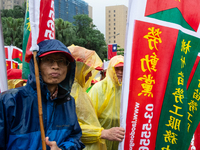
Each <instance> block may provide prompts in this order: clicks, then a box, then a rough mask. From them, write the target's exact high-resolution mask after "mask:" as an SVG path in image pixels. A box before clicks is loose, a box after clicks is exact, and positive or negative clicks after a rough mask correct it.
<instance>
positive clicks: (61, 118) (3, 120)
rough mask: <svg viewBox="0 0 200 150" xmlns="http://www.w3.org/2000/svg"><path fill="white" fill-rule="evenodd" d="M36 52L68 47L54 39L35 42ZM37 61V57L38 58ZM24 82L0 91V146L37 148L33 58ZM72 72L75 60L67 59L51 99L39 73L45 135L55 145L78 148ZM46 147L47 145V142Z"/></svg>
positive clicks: (23, 149)
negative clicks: (63, 73) (22, 85)
mask: <svg viewBox="0 0 200 150" xmlns="http://www.w3.org/2000/svg"><path fill="white" fill-rule="evenodd" d="M38 45H39V48H40V50H39V52H38V54H37V60H39V59H38V56H39V55H41V54H42V53H44V52H47V51H51V50H62V51H67V52H68V53H70V52H69V50H68V49H67V47H66V46H65V45H63V44H62V43H61V42H60V41H58V40H48V41H43V42H41V43H39V44H38ZM38 63H39V61H38ZM30 72H31V73H30V75H29V78H28V82H27V84H26V86H24V87H20V88H16V89H11V90H8V91H6V92H4V93H1V94H0V150H5V149H9V150H41V149H42V142H41V134H40V124H39V115H38V102H37V92H36V81H35V73H34V72H35V71H34V63H33V58H32V59H31V61H30ZM74 76H75V61H74V62H71V63H70V69H69V70H68V73H67V76H66V78H65V80H64V81H62V82H61V83H60V84H59V86H58V97H57V98H55V99H53V100H51V99H50V92H49V90H48V89H47V85H46V84H45V83H44V82H43V80H42V78H41V76H40V86H41V96H42V108H43V122H44V130H45V136H46V137H47V136H48V137H49V140H50V141H56V143H57V145H58V147H59V148H62V149H67V150H68V149H69V150H79V149H82V148H83V147H84V145H83V144H82V142H81V141H80V140H79V139H80V137H81V135H82V133H81V128H80V126H79V124H78V120H77V116H76V111H75V102H74V98H72V96H71V95H70V91H71V87H72V84H73V81H74ZM47 149H50V148H49V147H48V146H47Z"/></svg>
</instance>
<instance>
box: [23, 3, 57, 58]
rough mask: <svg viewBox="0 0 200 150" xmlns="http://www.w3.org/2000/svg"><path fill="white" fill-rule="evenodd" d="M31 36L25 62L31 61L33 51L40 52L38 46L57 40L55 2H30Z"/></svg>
mask: <svg viewBox="0 0 200 150" xmlns="http://www.w3.org/2000/svg"><path fill="white" fill-rule="evenodd" d="M28 8H29V18H30V22H29V24H30V28H31V29H30V30H31V32H30V35H29V37H27V38H28V40H27V46H26V56H25V60H26V61H27V62H29V61H30V58H31V57H32V53H31V52H32V51H34V50H37V51H38V50H39V47H38V46H37V44H38V43H39V42H41V41H44V40H47V39H55V23H54V18H55V12H54V0H34V1H29V7H28Z"/></svg>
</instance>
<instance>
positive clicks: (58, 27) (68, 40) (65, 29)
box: [55, 18, 76, 46]
mask: <svg viewBox="0 0 200 150" xmlns="http://www.w3.org/2000/svg"><path fill="white" fill-rule="evenodd" d="M55 31H56V32H55V33H56V39H58V40H60V41H61V42H62V43H63V44H65V45H66V46H70V45H72V44H73V41H75V39H76V37H75V31H74V26H73V25H72V23H70V22H68V21H64V20H63V19H61V18H59V19H55Z"/></svg>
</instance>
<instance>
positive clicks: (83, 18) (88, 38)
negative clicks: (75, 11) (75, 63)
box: [73, 14, 107, 60]
mask: <svg viewBox="0 0 200 150" xmlns="http://www.w3.org/2000/svg"><path fill="white" fill-rule="evenodd" d="M74 19H75V21H74V22H73V24H74V26H75V28H74V29H75V33H76V40H75V41H74V44H75V45H79V46H82V47H85V48H87V49H91V50H94V51H96V53H97V54H98V55H99V57H100V58H101V59H102V60H103V59H104V58H106V57H107V55H106V53H105V51H106V49H105V46H106V43H105V39H104V35H103V34H102V33H101V32H100V31H99V30H97V29H96V26H95V25H94V24H92V19H91V18H90V17H88V15H85V14H81V15H76V16H74Z"/></svg>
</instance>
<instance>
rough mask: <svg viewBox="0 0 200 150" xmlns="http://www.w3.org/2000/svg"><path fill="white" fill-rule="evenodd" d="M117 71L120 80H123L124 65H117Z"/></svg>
mask: <svg viewBox="0 0 200 150" xmlns="http://www.w3.org/2000/svg"><path fill="white" fill-rule="evenodd" d="M115 72H116V75H117V78H118V81H119V82H122V78H123V66H121V67H115Z"/></svg>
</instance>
